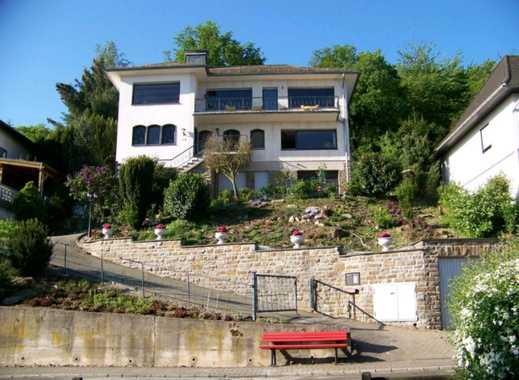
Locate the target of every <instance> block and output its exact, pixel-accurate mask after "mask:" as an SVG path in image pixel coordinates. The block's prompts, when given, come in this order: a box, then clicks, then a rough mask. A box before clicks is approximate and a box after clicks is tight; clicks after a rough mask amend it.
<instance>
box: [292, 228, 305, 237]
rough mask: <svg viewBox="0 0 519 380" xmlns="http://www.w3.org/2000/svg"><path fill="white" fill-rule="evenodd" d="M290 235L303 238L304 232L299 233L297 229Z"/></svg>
mask: <svg viewBox="0 0 519 380" xmlns="http://www.w3.org/2000/svg"><path fill="white" fill-rule="evenodd" d="M290 235H291V236H302V235H303V232H302V231H299V230H298V229H295V230H293V231H292V233H291V234H290Z"/></svg>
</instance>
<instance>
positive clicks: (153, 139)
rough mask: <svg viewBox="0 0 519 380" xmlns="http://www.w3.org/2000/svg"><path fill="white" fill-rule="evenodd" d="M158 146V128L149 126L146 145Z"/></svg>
mask: <svg viewBox="0 0 519 380" xmlns="http://www.w3.org/2000/svg"><path fill="white" fill-rule="evenodd" d="M158 144H160V127H159V126H158V125H150V126H149V127H148V131H147V133H146V145H158Z"/></svg>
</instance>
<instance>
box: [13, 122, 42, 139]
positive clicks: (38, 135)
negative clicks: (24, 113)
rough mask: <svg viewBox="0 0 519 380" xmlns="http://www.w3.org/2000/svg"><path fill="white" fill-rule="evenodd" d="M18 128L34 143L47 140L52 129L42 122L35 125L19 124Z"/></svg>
mask: <svg viewBox="0 0 519 380" xmlns="http://www.w3.org/2000/svg"><path fill="white" fill-rule="evenodd" d="M16 130H17V131H18V132H20V133H21V134H22V135H24V136H25V137H27V138H28V139H29V140H31V141H32V142H34V143H36V142H39V141H43V140H45V139H46V138H47V137H48V136H49V134H50V133H51V130H50V129H49V128H47V126H46V125H45V124H42V123H40V124H34V125H18V126H17V127H16Z"/></svg>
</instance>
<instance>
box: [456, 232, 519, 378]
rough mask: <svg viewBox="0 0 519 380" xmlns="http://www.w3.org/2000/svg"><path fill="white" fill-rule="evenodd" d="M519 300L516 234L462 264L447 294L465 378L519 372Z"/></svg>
mask: <svg viewBox="0 0 519 380" xmlns="http://www.w3.org/2000/svg"><path fill="white" fill-rule="evenodd" d="M518 305H519V244H518V242H517V239H516V240H515V241H512V242H511V243H509V245H508V247H506V248H505V249H504V250H503V251H502V252H490V253H487V254H485V255H483V257H482V258H481V259H480V260H474V261H473V262H472V264H471V265H468V266H466V267H464V268H463V272H462V274H461V275H460V276H458V277H457V278H456V279H455V280H454V282H453V283H452V284H451V296H450V299H449V310H450V312H451V314H452V317H453V324H454V328H455V332H454V345H455V351H456V358H457V361H458V365H459V367H461V368H462V376H463V378H467V379H496V380H497V379H517V378H519V314H518V309H517V308H518Z"/></svg>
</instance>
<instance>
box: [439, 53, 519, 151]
mask: <svg viewBox="0 0 519 380" xmlns="http://www.w3.org/2000/svg"><path fill="white" fill-rule="evenodd" d="M515 92H519V56H516V55H515V56H514V55H506V56H504V57H503V58H502V59H501V61H499V63H498V64H497V65H496V66H495V67H494V70H493V71H492V73H491V74H490V77H489V78H488V80H487V81H486V82H485V84H484V85H483V88H482V89H481V90H480V91H479V93H478V94H477V95H476V96H474V98H473V99H472V101H471V102H470V103H469V105H468V106H467V108H466V109H465V111H464V112H463V114H462V115H461V117H460V118H459V119H458V121H457V122H456V124H455V126H454V128H453V129H452V131H451V132H450V133H449V135H448V136H447V137H446V138H445V139H443V141H442V142H441V143H440V144H439V145H438V147H437V148H436V151H437V152H438V153H441V152H445V151H447V150H448V149H449V148H450V147H452V146H453V145H454V144H455V143H456V142H458V141H459V140H460V139H461V138H462V137H463V136H464V135H465V134H466V133H467V132H468V131H470V129H471V128H472V127H474V126H475V125H476V124H477V123H478V122H479V121H481V119H483V118H484V117H485V116H486V115H488V113H489V112H491V111H492V110H493V109H495V108H496V107H497V106H498V105H499V104H500V103H501V102H502V101H503V100H505V99H506V98H507V97H508V95H510V94H512V93H515Z"/></svg>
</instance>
